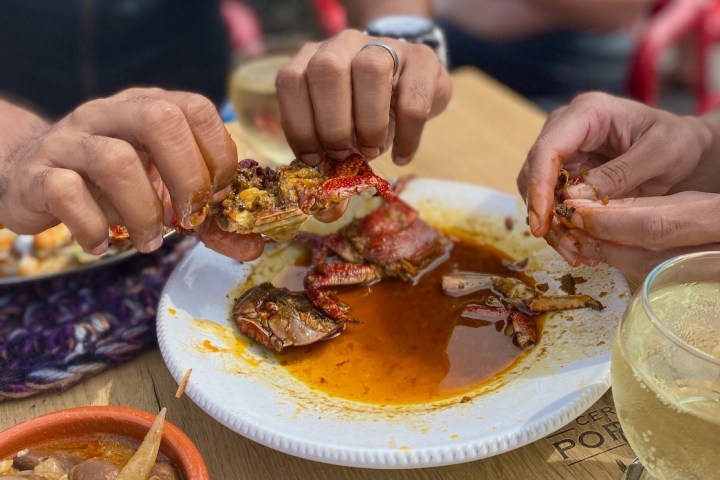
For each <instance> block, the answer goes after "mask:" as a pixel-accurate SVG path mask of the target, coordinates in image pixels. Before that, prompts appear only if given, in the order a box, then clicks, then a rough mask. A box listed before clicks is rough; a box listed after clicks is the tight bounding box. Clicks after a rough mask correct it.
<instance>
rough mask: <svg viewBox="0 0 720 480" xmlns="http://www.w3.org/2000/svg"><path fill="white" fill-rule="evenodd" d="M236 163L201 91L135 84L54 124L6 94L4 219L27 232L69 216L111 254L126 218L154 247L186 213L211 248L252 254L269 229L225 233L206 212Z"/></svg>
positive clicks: (1, 149) (89, 241)
mask: <svg viewBox="0 0 720 480" xmlns="http://www.w3.org/2000/svg"><path fill="white" fill-rule="evenodd" d="M236 169H237V151H236V147H235V144H234V142H233V141H232V139H231V138H230V135H229V134H228V133H227V130H225V127H224V125H223V123H222V120H221V119H220V116H219V115H218V113H217V110H216V109H215V106H214V105H213V104H212V102H210V100H208V99H207V98H205V97H203V96H201V95H197V94H192V93H187V92H173V91H166V90H161V89H159V88H142V89H140V88H137V89H129V90H125V91H122V92H120V93H118V94H116V95H114V96H112V97H108V98H102V99H96V100H92V101H89V102H87V103H84V104H82V105H80V106H78V107H77V108H76V109H75V110H74V111H73V112H71V113H70V114H68V115H67V116H65V117H63V118H61V119H60V120H58V121H57V122H54V123H50V122H48V121H46V120H43V119H42V118H40V117H39V116H37V115H36V114H34V113H33V112H32V111H30V110H27V109H24V108H21V107H20V106H18V105H15V104H13V103H10V102H8V101H4V100H0V224H3V225H4V226H5V227H7V228H9V229H10V230H12V231H14V232H17V233H25V234H34V233H38V232H41V231H43V230H45V229H46V228H49V227H51V226H53V225H56V224H57V223H59V222H63V223H64V224H65V225H66V226H67V227H68V229H69V230H70V231H71V232H72V234H73V237H74V239H75V240H76V241H77V242H78V243H79V244H80V245H81V246H82V247H83V249H84V250H85V251H86V252H88V253H92V254H101V253H103V252H104V251H105V250H106V249H107V248H108V228H109V226H110V225H114V224H117V225H123V226H125V227H127V229H128V231H129V233H130V237H131V240H132V241H133V244H134V245H135V247H136V248H137V249H138V250H139V251H142V252H149V251H152V250H155V249H157V248H158V247H159V246H160V245H161V244H162V240H163V237H162V234H163V224H164V225H167V226H169V225H171V224H173V223H174V219H177V222H178V223H179V224H180V225H182V226H183V227H184V228H186V229H193V230H195V231H196V233H197V235H198V237H199V238H200V239H201V240H202V241H203V242H205V244H206V245H208V246H209V247H210V248H213V249H215V250H217V251H220V252H221V253H224V254H226V255H229V256H231V257H234V258H237V259H240V260H251V259H253V258H256V257H257V256H258V255H260V253H261V252H262V249H263V241H262V238H260V236H259V235H255V236H253V235H247V236H242V235H235V234H226V233H224V232H220V231H219V228H218V227H217V226H216V225H215V222H214V219H212V218H210V217H209V216H206V215H205V206H206V204H207V202H208V201H209V200H210V199H211V198H213V196H214V195H215V194H218V193H219V192H221V191H222V190H223V188H225V187H226V186H227V185H229V184H230V182H231V181H232V179H233V178H234V176H235V171H236Z"/></svg>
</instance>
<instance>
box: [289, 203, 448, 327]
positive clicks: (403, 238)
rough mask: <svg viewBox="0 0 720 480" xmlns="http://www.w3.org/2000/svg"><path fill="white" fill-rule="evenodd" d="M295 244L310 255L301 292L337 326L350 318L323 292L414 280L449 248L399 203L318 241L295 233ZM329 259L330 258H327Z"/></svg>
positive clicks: (446, 239)
mask: <svg viewBox="0 0 720 480" xmlns="http://www.w3.org/2000/svg"><path fill="white" fill-rule="evenodd" d="M403 205H404V206H403ZM296 239H297V240H299V241H302V242H305V243H307V244H308V245H310V246H311V248H312V250H313V259H312V263H313V267H312V269H311V270H310V271H309V272H308V274H307V275H306V276H305V280H304V286H305V293H306V294H307V296H308V298H309V299H310V301H311V302H312V303H313V304H314V305H315V306H316V307H317V308H319V309H320V310H322V311H323V312H325V313H326V314H327V315H329V316H330V317H332V318H334V319H336V320H338V321H341V322H346V321H353V319H352V318H351V317H349V316H348V315H347V311H348V307H347V306H346V305H343V304H341V303H339V302H338V301H337V300H336V299H334V298H333V296H332V295H331V294H330V293H329V292H327V290H326V288H327V287H333V286H339V285H368V284H371V283H373V282H376V281H378V280H380V279H381V278H384V277H397V278H400V279H402V280H404V281H408V282H412V281H415V280H416V279H417V278H418V277H419V276H420V275H421V274H422V273H423V272H424V271H427V269H428V268H429V267H431V266H432V265H433V264H436V263H437V261H438V260H440V259H442V258H444V257H445V256H446V254H447V251H448V248H449V246H450V244H451V242H450V240H449V239H448V238H447V237H446V236H445V235H443V234H442V233H440V232H439V231H437V230H435V229H434V228H432V227H431V226H430V225H428V224H427V223H426V222H424V221H423V220H422V219H420V217H419V216H418V213H417V211H415V210H414V209H412V208H411V207H409V206H407V205H405V204H403V203H401V202H399V201H394V202H392V203H390V202H386V203H383V204H382V205H381V206H380V207H378V208H377V209H375V210H373V211H372V212H370V213H369V214H368V215H366V216H364V217H362V218H357V219H355V220H353V221H352V222H351V223H350V224H348V225H347V226H345V227H343V228H342V229H340V230H339V231H337V232H336V233H333V234H330V235H326V236H317V235H313V234H309V233H306V232H300V234H299V235H298V236H297V237H296ZM331 254H334V255H333V256H334V257H335V258H329V256H330V255H331Z"/></svg>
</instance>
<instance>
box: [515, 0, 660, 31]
mask: <svg viewBox="0 0 720 480" xmlns="http://www.w3.org/2000/svg"><path fill="white" fill-rule="evenodd" d="M524 1H526V2H527V3H528V4H529V5H531V6H533V7H535V8H536V9H538V10H539V11H542V12H543V13H544V14H545V15H547V16H549V17H550V18H552V19H553V20H554V21H555V23H556V24H558V25H559V26H563V27H566V28H575V29H591V30H613V29H616V28H619V27H622V26H625V25H628V24H629V23H631V22H633V21H635V20H637V19H638V18H640V17H641V16H642V15H643V14H644V13H645V12H647V10H648V8H650V6H651V5H652V3H653V0H582V1H578V0H524Z"/></svg>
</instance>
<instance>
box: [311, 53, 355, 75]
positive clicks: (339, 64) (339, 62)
mask: <svg viewBox="0 0 720 480" xmlns="http://www.w3.org/2000/svg"><path fill="white" fill-rule="evenodd" d="M349 67H350V64H349V62H348V60H347V59H346V58H345V57H343V56H342V55H340V54H339V53H337V52H335V51H333V50H328V49H326V50H321V51H319V52H317V53H316V54H315V55H314V56H313V57H312V58H311V59H310V61H309V62H308V67H307V72H308V75H309V76H311V77H316V78H319V77H329V78H333V77H335V76H339V75H342V74H343V73H345V72H346V71H347V70H348V68H349Z"/></svg>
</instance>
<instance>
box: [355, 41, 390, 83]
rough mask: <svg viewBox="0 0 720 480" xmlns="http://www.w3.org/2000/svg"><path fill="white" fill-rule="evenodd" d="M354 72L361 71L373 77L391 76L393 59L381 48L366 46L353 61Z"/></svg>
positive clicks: (364, 74)
mask: <svg viewBox="0 0 720 480" xmlns="http://www.w3.org/2000/svg"><path fill="white" fill-rule="evenodd" d="M352 71H353V74H356V73H360V74H362V75H363V76H368V77H371V78H377V79H385V78H388V79H389V78H390V76H391V75H392V71H393V59H392V58H391V57H390V55H388V53H387V52H385V51H384V50H383V49H381V48H365V49H363V50H361V51H360V53H358V55H357V56H356V57H355V58H354V59H353V61H352Z"/></svg>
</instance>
